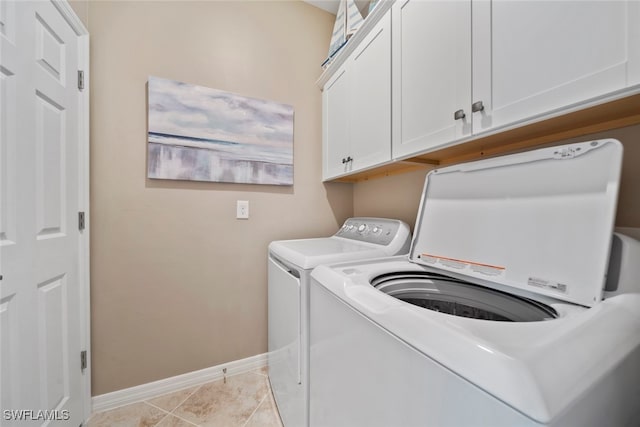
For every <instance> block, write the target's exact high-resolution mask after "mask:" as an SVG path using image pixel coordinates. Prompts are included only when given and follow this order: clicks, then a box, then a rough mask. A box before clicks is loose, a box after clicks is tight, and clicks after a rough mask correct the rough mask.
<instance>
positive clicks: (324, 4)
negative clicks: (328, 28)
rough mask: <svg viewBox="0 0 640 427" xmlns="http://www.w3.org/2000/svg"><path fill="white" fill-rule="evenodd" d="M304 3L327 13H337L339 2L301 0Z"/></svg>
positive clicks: (335, 0) (336, 0)
mask: <svg viewBox="0 0 640 427" xmlns="http://www.w3.org/2000/svg"><path fill="white" fill-rule="evenodd" d="M303 1H304V2H305V3H309V4H310V5H312V6H315V7H319V8H320V9H323V10H326V11H327V12H330V13H333V14H334V15H335V14H336V13H338V5H339V4H340V0H303Z"/></svg>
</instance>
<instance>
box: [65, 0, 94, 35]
mask: <svg viewBox="0 0 640 427" xmlns="http://www.w3.org/2000/svg"><path fill="white" fill-rule="evenodd" d="M69 4H70V5H71V8H72V9H73V11H74V12H75V13H76V15H78V18H80V20H81V21H82V23H83V24H84V26H85V27H86V28H87V29H88V28H89V2H88V1H87V0H69Z"/></svg>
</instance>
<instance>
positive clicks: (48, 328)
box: [0, 1, 86, 426]
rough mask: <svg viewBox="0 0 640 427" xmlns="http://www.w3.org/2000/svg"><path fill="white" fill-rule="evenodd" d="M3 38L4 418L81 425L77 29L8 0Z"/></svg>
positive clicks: (1, 10) (53, 11)
mask: <svg viewBox="0 0 640 427" xmlns="http://www.w3.org/2000/svg"><path fill="white" fill-rule="evenodd" d="M0 39H1V49H2V50H1V52H0V53H1V62H0V82H1V86H0V115H1V119H2V122H1V126H0V137H1V140H0V141H1V143H0V274H2V280H1V281H0V382H1V386H0V401H1V404H2V410H3V411H2V414H0V416H2V421H1V422H0V424H2V425H3V426H5V425H20V426H23V425H49V422H48V421H49V420H54V421H52V423H51V425H69V426H78V425H80V423H81V422H82V421H83V419H84V408H83V399H84V393H85V387H84V384H85V379H84V378H83V373H82V370H81V366H80V352H81V350H84V348H83V342H82V341H83V333H84V331H83V329H82V328H83V327H84V326H86V325H85V323H86V319H85V313H86V311H85V310H86V307H85V306H84V305H85V301H84V298H83V293H82V290H81V284H82V283H84V282H83V280H84V279H83V277H81V275H80V274H81V270H80V267H81V262H82V261H81V259H82V258H81V246H82V245H81V235H80V232H79V229H78V219H77V218H78V211H79V210H81V209H79V206H80V203H81V191H82V188H83V187H82V185H81V184H82V179H83V178H82V174H83V171H82V168H80V167H79V165H80V157H79V156H80V152H81V150H80V138H81V135H80V131H79V129H80V126H79V125H78V123H79V117H80V116H79V114H80V111H79V109H80V105H81V97H80V92H79V90H78V87H77V71H78V64H79V38H78V36H77V34H76V33H75V32H74V30H73V29H72V28H71V26H70V25H69V24H68V23H67V21H66V20H65V18H64V17H63V16H62V15H61V13H60V12H59V11H58V8H56V7H55V6H54V4H53V3H51V2H49V1H37V2H33V1H18V2H9V1H2V2H0ZM6 410H9V411H17V412H9V413H7V412H5V411H6ZM21 410H22V412H20V411H21ZM39 411H49V412H39Z"/></svg>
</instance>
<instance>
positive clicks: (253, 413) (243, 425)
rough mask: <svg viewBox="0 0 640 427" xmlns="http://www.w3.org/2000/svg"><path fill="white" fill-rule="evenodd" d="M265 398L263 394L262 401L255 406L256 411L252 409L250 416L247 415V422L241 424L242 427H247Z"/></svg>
mask: <svg viewBox="0 0 640 427" xmlns="http://www.w3.org/2000/svg"><path fill="white" fill-rule="evenodd" d="M266 398H267V395H266V394H265V395H264V397H263V398H262V400H261V401H260V403H258V405H257V406H256V409H254V410H253V412H252V413H251V415H249V418H247V421H245V422H244V424H242V427H246V426H247V424H248V423H249V421H251V418H252V417H253V416H254V415H255V414H256V412H257V411H258V408H260V406H262V404H263V403H264V401H265V399H266Z"/></svg>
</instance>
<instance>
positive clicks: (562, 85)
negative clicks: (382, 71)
mask: <svg viewBox="0 0 640 427" xmlns="http://www.w3.org/2000/svg"><path fill="white" fill-rule="evenodd" d="M392 10H393V53H392V54H393V129H394V131H393V132H394V134H393V158H403V157H409V156H411V155H413V154H416V153H420V152H428V151H432V150H435V149H438V148H441V147H444V146H449V145H452V144H456V143H458V142H463V141H464V140H468V139H471V138H472V137H475V136H476V135H479V134H481V133H489V132H492V133H493V132H497V131H499V130H500V129H501V128H506V127H507V126H514V125H515V126H517V125H518V124H519V123H524V122H528V121H532V120H536V119H537V118H539V117H543V116H545V115H549V114H561V113H562V111H566V110H567V108H573V107H579V106H580V103H583V102H585V101H587V100H594V99H597V98H598V97H601V96H605V95H609V94H611V93H613V92H616V91H618V90H622V89H624V88H627V87H629V86H633V85H637V84H638V83H640V2H639V1H637V0H610V1H592V0H581V1H576V0H566V1H565V0H553V1H544V0H521V1H513V0H493V1H490V0H467V1H465V0H461V1H446V0H444V1H421V0H398V1H397V2H396V3H395V4H394V6H393V9H392ZM455 112H458V113H457V115H456V117H458V118H459V119H458V120H455V118H454V114H455Z"/></svg>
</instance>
